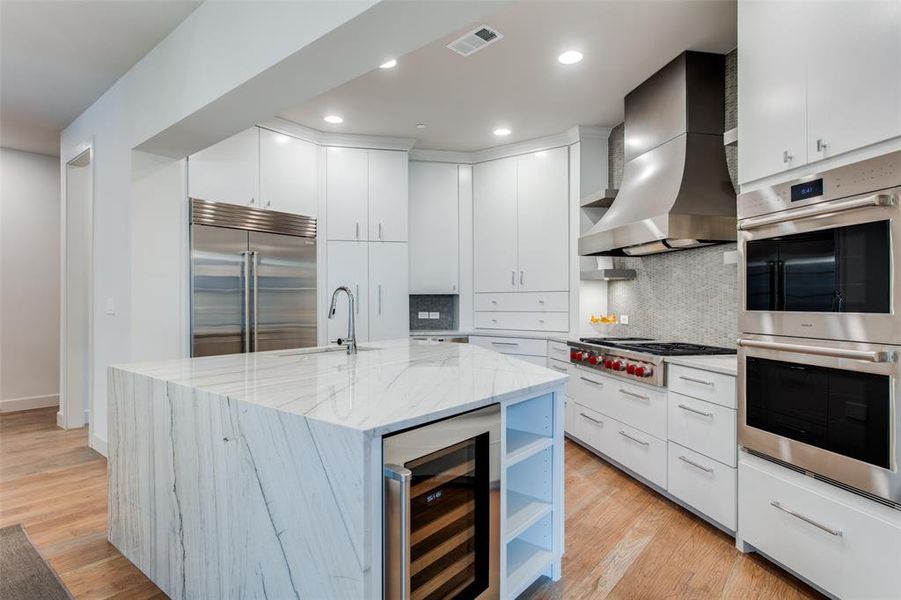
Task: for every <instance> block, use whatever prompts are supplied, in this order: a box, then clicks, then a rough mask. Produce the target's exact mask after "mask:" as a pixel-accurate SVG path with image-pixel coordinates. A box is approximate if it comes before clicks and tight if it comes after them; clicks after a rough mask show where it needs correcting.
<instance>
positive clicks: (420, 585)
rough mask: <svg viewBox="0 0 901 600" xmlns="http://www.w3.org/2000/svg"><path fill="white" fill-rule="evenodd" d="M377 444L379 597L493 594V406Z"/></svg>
mask: <svg viewBox="0 0 901 600" xmlns="http://www.w3.org/2000/svg"><path fill="white" fill-rule="evenodd" d="M382 450H383V459H384V477H385V495H384V513H385V520H384V525H385V529H384V540H385V553H384V559H385V560H384V590H385V598H388V599H402V600H408V599H411V598H412V599H417V600H420V599H421V600H441V599H448V600H450V599H459V600H469V599H475V598H478V599H480V600H487V599H490V598H497V597H499V594H500V589H499V557H500V530H499V527H500V512H499V511H500V409H499V407H498V406H497V405H494V406H490V407H488V408H485V409H480V410H477V411H473V412H470V413H466V414H463V415H459V416H456V417H452V418H450V419H445V420H443V421H439V422H436V423H431V424H428V425H425V426H422V427H419V428H416V429H412V430H409V431H406V432H402V433H399V434H396V435H393V436H390V437H386V438H385V440H384V442H383V446H382Z"/></svg>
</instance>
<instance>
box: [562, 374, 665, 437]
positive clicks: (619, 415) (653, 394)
mask: <svg viewBox="0 0 901 600" xmlns="http://www.w3.org/2000/svg"><path fill="white" fill-rule="evenodd" d="M572 378H573V389H574V393H575V398H576V401H577V402H579V403H580V404H583V405H584V406H587V407H589V408H591V409H593V410H596V411H599V412H601V413H603V414H605V415H607V416H609V417H613V418H614V419H616V420H618V421H622V422H623V423H625V424H626V425H629V426H631V427H635V428H636V429H640V430H641V431H644V432H647V433H650V434H651V435H654V436H656V437H658V438H660V439H666V392H665V391H663V390H656V389H652V388H648V387H644V386H638V385H634V384H630V383H627V382H624V381H622V380H620V379H617V378H615V377H605V376H604V375H601V374H596V373H594V372H593V371H589V370H586V369H580V368H579V367H575V366H574V367H573V371H572Z"/></svg>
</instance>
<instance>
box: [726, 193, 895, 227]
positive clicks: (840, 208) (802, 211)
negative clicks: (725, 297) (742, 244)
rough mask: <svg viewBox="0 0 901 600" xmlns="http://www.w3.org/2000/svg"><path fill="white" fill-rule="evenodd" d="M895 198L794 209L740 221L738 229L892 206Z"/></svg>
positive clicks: (878, 196)
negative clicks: (873, 207)
mask: <svg viewBox="0 0 901 600" xmlns="http://www.w3.org/2000/svg"><path fill="white" fill-rule="evenodd" d="M894 205H895V197H894V196H893V195H891V194H873V195H872V196H864V197H863V198H851V199H850V200H841V201H839V202H831V203H824V204H814V205H813V206H808V207H805V208H796V209H794V210H787V211H784V212H781V213H778V214H775V215H764V216H762V217H751V218H750V219H742V220H741V221H739V222H738V228H739V229H740V230H742V231H747V230H749V229H756V228H758V227H766V226H767V225H776V224H777V223H785V222H786V221H800V220H803V219H812V218H814V217H819V216H822V215H828V214H832V213H837V212H844V211H847V210H855V209H858V208H868V207H871V206H894Z"/></svg>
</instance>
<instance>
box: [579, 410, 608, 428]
mask: <svg viewBox="0 0 901 600" xmlns="http://www.w3.org/2000/svg"><path fill="white" fill-rule="evenodd" d="M579 416H580V417H584V418H586V419H588V420H589V421H591V422H592V423H594V424H595V425H603V424H604V422H603V421H601V420H600V419H595V418H594V417H590V416H588V415H586V414H585V413H579Z"/></svg>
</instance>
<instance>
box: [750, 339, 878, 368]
mask: <svg viewBox="0 0 901 600" xmlns="http://www.w3.org/2000/svg"><path fill="white" fill-rule="evenodd" d="M738 346H739V347H740V348H757V349H760V350H776V351H778V352H791V353H793V354H814V355H816V356H829V357H832V358H847V359H850V360H862V361H865V362H871V363H891V362H895V353H894V352H883V351H880V350H842V349H839V348H824V347H823V346H804V345H802V344H784V343H781V342H761V341H758V340H738Z"/></svg>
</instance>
